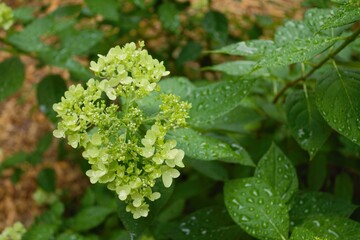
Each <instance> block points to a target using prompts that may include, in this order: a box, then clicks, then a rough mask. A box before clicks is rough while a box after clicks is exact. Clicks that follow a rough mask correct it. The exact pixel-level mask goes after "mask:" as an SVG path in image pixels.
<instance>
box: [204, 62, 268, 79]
mask: <svg viewBox="0 0 360 240" xmlns="http://www.w3.org/2000/svg"><path fill="white" fill-rule="evenodd" d="M204 69H206V70H214V71H220V72H223V73H226V74H228V75H233V76H246V75H250V74H251V76H253V77H269V76H270V74H269V72H268V71H267V70H266V69H262V68H260V69H257V68H256V62H253V61H232V62H225V63H221V64H218V65H214V66H211V67H206V68H204Z"/></svg>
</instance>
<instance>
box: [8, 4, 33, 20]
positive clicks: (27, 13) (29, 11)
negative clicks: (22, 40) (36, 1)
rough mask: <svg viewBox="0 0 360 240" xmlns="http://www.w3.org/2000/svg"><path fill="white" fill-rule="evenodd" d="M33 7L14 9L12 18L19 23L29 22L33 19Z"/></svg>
mask: <svg viewBox="0 0 360 240" xmlns="http://www.w3.org/2000/svg"><path fill="white" fill-rule="evenodd" d="M34 12H35V8H34V7H19V8H16V9H14V11H13V13H14V18H15V19H16V20H20V21H21V22H25V23H26V22H29V21H31V20H33V19H34Z"/></svg>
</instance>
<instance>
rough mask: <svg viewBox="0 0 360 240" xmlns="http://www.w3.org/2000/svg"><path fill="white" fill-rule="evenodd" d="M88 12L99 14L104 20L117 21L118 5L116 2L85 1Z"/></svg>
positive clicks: (109, 0)
mask: <svg viewBox="0 0 360 240" xmlns="http://www.w3.org/2000/svg"><path fill="white" fill-rule="evenodd" d="M85 2H86V4H87V5H88V7H89V8H90V10H91V11H92V12H93V13H95V14H100V15H102V16H103V17H104V19H106V20H110V21H114V22H116V21H118V20H119V12H118V9H119V3H118V1H116V0H106V1H103V0H85Z"/></svg>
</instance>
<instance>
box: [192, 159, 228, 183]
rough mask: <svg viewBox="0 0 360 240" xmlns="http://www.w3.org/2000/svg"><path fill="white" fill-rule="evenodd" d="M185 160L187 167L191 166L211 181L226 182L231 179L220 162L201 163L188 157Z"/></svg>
mask: <svg viewBox="0 0 360 240" xmlns="http://www.w3.org/2000/svg"><path fill="white" fill-rule="evenodd" d="M185 160H186V161H185V166H190V167H192V168H194V169H195V170H196V171H198V172H200V173H202V174H204V175H205V176H207V177H209V178H211V179H214V180H217V181H226V180H227V179H228V178H229V176H228V175H229V174H228V172H227V170H226V168H225V167H224V166H223V165H221V163H219V162H215V161H211V162H209V161H199V160H196V159H191V158H188V157H187V158H185Z"/></svg>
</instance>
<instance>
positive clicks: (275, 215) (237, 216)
mask: <svg viewBox="0 0 360 240" xmlns="http://www.w3.org/2000/svg"><path fill="white" fill-rule="evenodd" d="M224 200H225V205H226V208H227V210H228V212H229V214H230V216H231V218H232V219H233V220H234V221H235V222H236V223H237V224H238V225H239V226H240V227H241V228H242V229H243V230H244V231H245V232H247V233H248V234H250V235H251V236H254V237H256V238H258V239H274V240H286V239H288V231H289V215H288V210H287V206H286V205H285V202H284V201H283V200H281V198H280V197H279V196H278V195H277V194H276V192H275V191H274V190H272V188H271V186H270V185H268V184H267V183H266V182H265V181H263V180H261V179H258V178H255V177H252V178H243V179H236V180H231V181H229V182H227V183H225V187H224Z"/></svg>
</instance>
